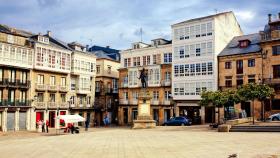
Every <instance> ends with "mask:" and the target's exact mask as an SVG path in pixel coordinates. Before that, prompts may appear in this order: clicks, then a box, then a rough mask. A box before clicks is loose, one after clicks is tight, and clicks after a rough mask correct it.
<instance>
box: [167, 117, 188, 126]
mask: <svg viewBox="0 0 280 158" xmlns="http://www.w3.org/2000/svg"><path fill="white" fill-rule="evenodd" d="M191 124H192V122H191V120H190V119H188V118H185V117H181V116H180V117H173V118H171V119H170V120H168V121H166V122H164V123H163V125H164V126H186V125H188V126H190V125H191Z"/></svg>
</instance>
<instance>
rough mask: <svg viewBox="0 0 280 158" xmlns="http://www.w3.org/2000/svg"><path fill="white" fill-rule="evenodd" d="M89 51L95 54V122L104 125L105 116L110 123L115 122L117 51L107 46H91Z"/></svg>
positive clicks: (118, 64) (117, 75)
mask: <svg viewBox="0 0 280 158" xmlns="http://www.w3.org/2000/svg"><path fill="white" fill-rule="evenodd" d="M90 51H91V52H92V53H93V54H95V55H96V57H97V59H96V79H95V103H94V111H95V117H94V119H95V123H96V126H100V125H104V122H103V119H104V117H105V116H107V117H108V118H109V123H110V124H116V120H117V119H118V118H117V106H118V102H119V101H118V80H119V71H118V69H119V67H120V62H119V56H120V55H119V53H118V52H119V51H118V50H115V49H112V48H109V47H99V46H93V47H91V48H90Z"/></svg>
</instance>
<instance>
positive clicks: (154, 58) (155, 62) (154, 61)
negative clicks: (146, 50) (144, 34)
mask: <svg viewBox="0 0 280 158" xmlns="http://www.w3.org/2000/svg"><path fill="white" fill-rule="evenodd" d="M153 64H157V55H156V54H154V55H153Z"/></svg>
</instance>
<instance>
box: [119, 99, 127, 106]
mask: <svg viewBox="0 0 280 158" xmlns="http://www.w3.org/2000/svg"><path fill="white" fill-rule="evenodd" d="M120 104H124V105H127V104H128V100H126V99H120Z"/></svg>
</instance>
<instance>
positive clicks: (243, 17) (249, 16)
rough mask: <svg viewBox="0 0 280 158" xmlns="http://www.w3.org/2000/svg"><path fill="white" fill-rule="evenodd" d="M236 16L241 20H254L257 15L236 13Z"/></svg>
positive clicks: (250, 12) (242, 12) (249, 12)
mask: <svg viewBox="0 0 280 158" xmlns="http://www.w3.org/2000/svg"><path fill="white" fill-rule="evenodd" d="M235 15H236V16H237V17H238V18H239V19H241V20H252V19H254V17H255V15H256V13H255V12H253V11H236V12H235Z"/></svg>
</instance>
